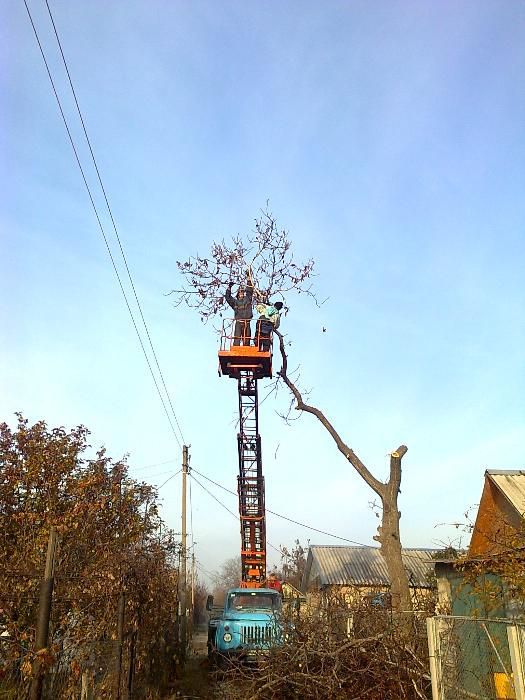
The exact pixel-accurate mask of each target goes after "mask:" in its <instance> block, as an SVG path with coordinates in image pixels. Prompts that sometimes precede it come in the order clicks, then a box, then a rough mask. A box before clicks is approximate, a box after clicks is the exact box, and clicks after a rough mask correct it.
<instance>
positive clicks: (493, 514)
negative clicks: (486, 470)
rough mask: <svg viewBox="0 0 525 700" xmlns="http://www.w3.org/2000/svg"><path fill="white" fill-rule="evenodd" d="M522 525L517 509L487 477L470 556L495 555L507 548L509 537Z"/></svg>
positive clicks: (471, 542) (473, 533) (471, 541)
mask: <svg viewBox="0 0 525 700" xmlns="http://www.w3.org/2000/svg"><path fill="white" fill-rule="evenodd" d="M521 525H522V523H521V519H520V517H519V515H518V514H517V513H516V511H515V509H514V508H513V507H512V506H511V504H510V503H509V502H508V501H507V499H506V498H505V496H504V495H503V494H502V493H501V491H500V490H499V489H498V488H497V486H496V485H495V484H494V483H493V482H492V481H491V480H490V478H488V477H485V484H484V486H483V493H482V495H481V502H480V504H479V509H478V514H477V517H476V522H475V524H474V530H473V532H472V538H471V540H470V546H469V556H470V557H479V556H484V555H487V554H494V553H495V552H497V551H498V550H501V549H503V548H505V546H506V545H505V543H506V542H508V540H509V537H510V536H511V535H512V533H513V532H516V530H517V529H518V528H520V527H521ZM507 546H508V545H507Z"/></svg>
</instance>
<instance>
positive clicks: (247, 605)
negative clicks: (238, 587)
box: [228, 592, 281, 610]
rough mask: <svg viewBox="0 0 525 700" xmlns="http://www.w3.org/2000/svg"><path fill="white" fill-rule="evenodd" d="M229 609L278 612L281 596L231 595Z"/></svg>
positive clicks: (263, 594) (260, 594) (262, 594)
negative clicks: (254, 609)
mask: <svg viewBox="0 0 525 700" xmlns="http://www.w3.org/2000/svg"><path fill="white" fill-rule="evenodd" d="M228 607H229V608H233V609H234V610H246V609H253V608H257V609H258V610H278V609H279V608H280V607H281V596H280V595H279V594H278V593H255V592H254V593H230V596H229V599H228Z"/></svg>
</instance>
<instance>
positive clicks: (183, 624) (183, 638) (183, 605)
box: [179, 445, 188, 659]
mask: <svg viewBox="0 0 525 700" xmlns="http://www.w3.org/2000/svg"><path fill="white" fill-rule="evenodd" d="M187 476H188V448H187V446H186V445H184V446H183V448H182V543H181V553H180V557H181V560H180V581H179V597H180V615H181V618H180V631H181V634H180V642H181V655H182V658H183V659H185V658H186V645H187V643H188V601H187V588H188V585H187V573H186V559H187V543H186V539H187V536H188V533H187V532H186V479H187Z"/></svg>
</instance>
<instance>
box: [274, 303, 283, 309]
mask: <svg viewBox="0 0 525 700" xmlns="http://www.w3.org/2000/svg"><path fill="white" fill-rule="evenodd" d="M274 306H275V308H276V309H277V311H280V310H281V309H282V308H283V302H282V301H276V302H275V304H274Z"/></svg>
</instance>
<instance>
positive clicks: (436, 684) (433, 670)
mask: <svg viewBox="0 0 525 700" xmlns="http://www.w3.org/2000/svg"><path fill="white" fill-rule="evenodd" d="M427 639H428V658H429V661H430V678H431V681H432V700H445V696H444V694H443V682H442V673H441V653H440V640H439V627H438V619H437V618H436V617H427Z"/></svg>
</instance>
